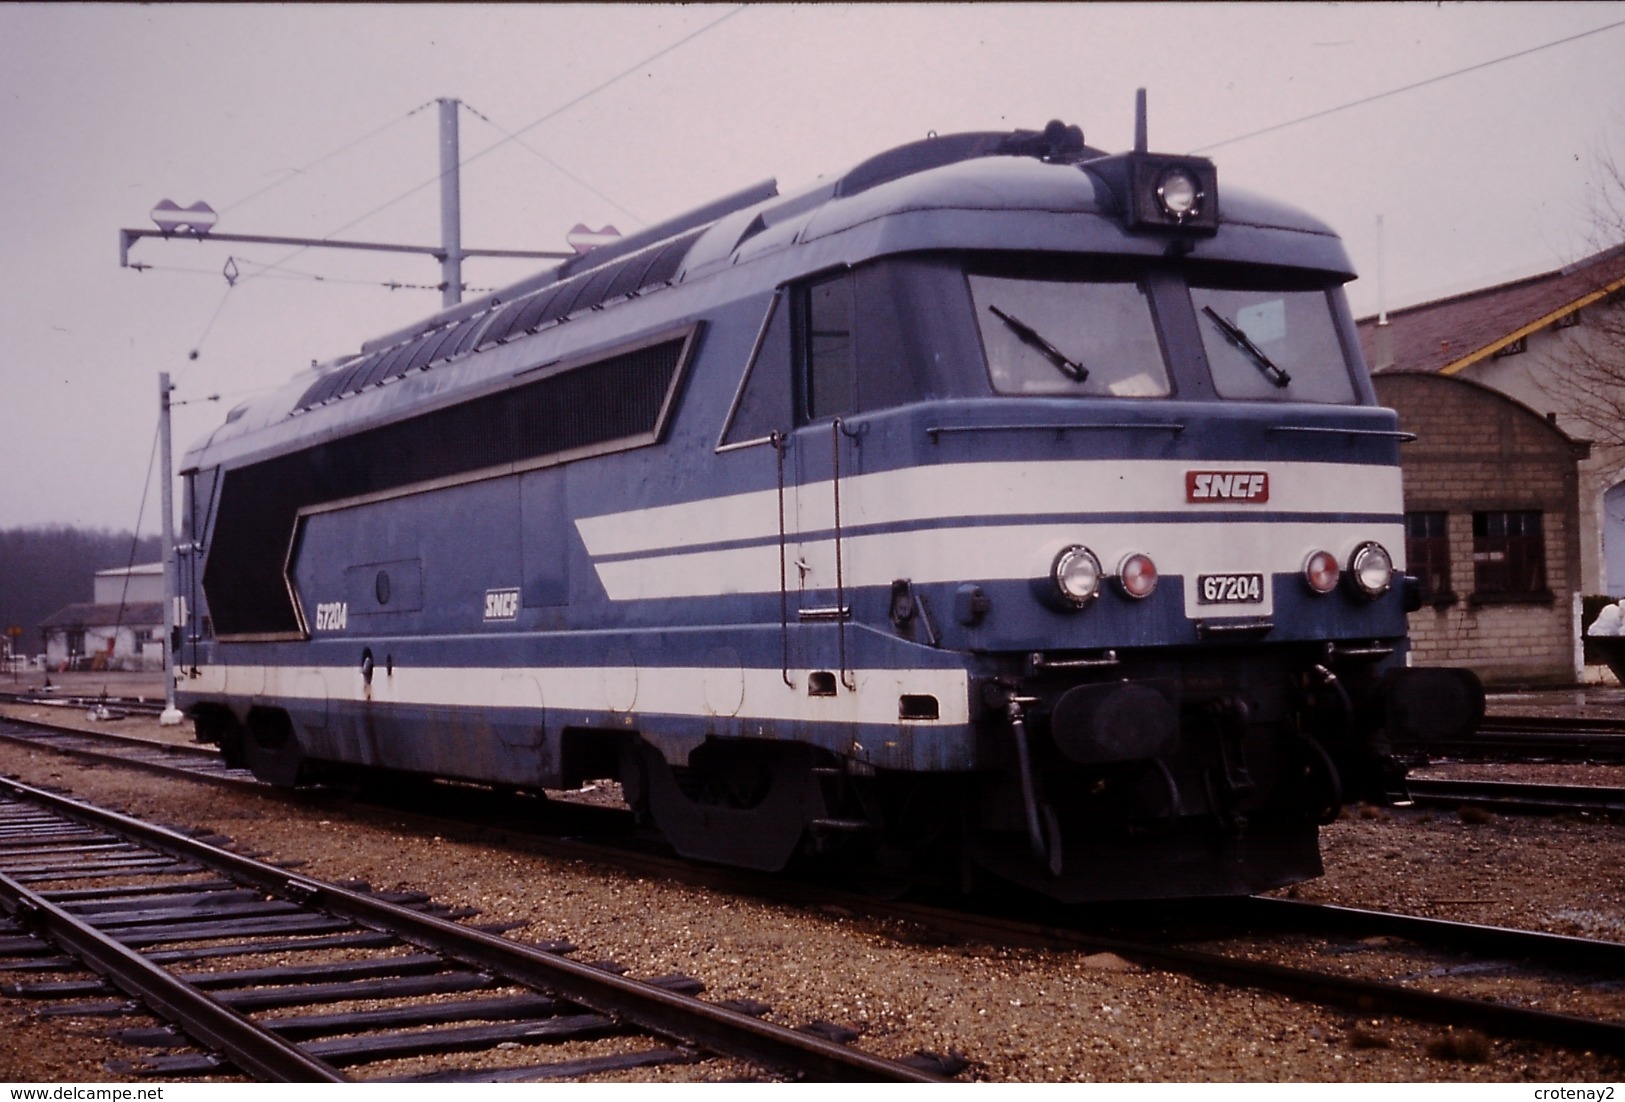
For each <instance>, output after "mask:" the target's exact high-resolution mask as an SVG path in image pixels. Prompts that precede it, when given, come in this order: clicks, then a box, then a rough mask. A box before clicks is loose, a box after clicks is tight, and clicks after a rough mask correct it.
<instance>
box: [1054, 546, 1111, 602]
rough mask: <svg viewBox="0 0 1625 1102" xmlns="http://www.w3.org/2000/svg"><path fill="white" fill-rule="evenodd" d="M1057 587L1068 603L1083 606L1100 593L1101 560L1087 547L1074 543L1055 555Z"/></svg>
mask: <svg viewBox="0 0 1625 1102" xmlns="http://www.w3.org/2000/svg"><path fill="white" fill-rule="evenodd" d="M1052 574H1053V576H1054V578H1055V588H1056V590H1057V591H1058V592H1059V593H1060V594H1061V599H1062V600H1064V601H1065V602H1066V603H1067V604H1069V605H1073V606H1074V607H1077V608H1082V607H1083V606H1084V605H1086V604H1088V603H1089V602H1090V601H1092V600H1094V599H1095V598H1096V597H1098V596H1099V595H1100V560H1099V559H1097V558H1096V557H1095V553H1094V552H1093V551H1091V550H1089V549H1088V548H1087V547H1081V546H1079V545H1077V544H1073V545H1072V546H1071V547H1068V548H1067V549H1066V550H1065V551H1062V552H1061V553H1060V554H1059V555H1057V556H1055V566H1054V568H1053V571H1052Z"/></svg>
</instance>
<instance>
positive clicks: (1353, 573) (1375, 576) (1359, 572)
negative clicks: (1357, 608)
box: [1349, 540, 1394, 600]
mask: <svg viewBox="0 0 1625 1102" xmlns="http://www.w3.org/2000/svg"><path fill="white" fill-rule="evenodd" d="M1349 578H1350V579H1351V581H1352V582H1353V584H1354V588H1355V590H1356V591H1357V592H1358V593H1359V594H1360V596H1362V597H1364V598H1366V599H1367V600H1376V599H1377V598H1378V597H1381V596H1382V595H1383V594H1384V593H1387V592H1388V587H1389V586H1391V585H1392V584H1393V582H1394V557H1393V556H1392V555H1390V554H1389V553H1388V549H1387V548H1386V547H1384V546H1383V545H1382V544H1380V543H1377V542H1376V541H1374V540H1368V541H1366V542H1365V543H1362V544H1361V545H1360V546H1358V547H1356V548H1355V549H1354V554H1352V555H1350V556H1349Z"/></svg>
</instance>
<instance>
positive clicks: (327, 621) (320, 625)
mask: <svg viewBox="0 0 1625 1102" xmlns="http://www.w3.org/2000/svg"><path fill="white" fill-rule="evenodd" d="M349 622H350V605H349V603H348V602H346V601H328V602H325V603H322V604H318V605H317V606H316V630H317V631H343V630H344V627H345V625H346V624H348V623H349Z"/></svg>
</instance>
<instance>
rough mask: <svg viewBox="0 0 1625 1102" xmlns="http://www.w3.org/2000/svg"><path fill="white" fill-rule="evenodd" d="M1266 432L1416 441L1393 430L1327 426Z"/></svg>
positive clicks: (1410, 434) (1412, 435) (1288, 427)
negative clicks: (1315, 433)
mask: <svg viewBox="0 0 1625 1102" xmlns="http://www.w3.org/2000/svg"><path fill="white" fill-rule="evenodd" d="M1265 431H1266V432H1317V433H1322V434H1328V433H1329V434H1334V435H1339V436H1377V437H1381V438H1382V439H1384V440H1398V441H1399V442H1400V443H1401V444H1409V443H1410V442H1411V441H1412V440H1415V439H1416V434H1415V433H1414V432H1397V431H1395V430H1393V429H1340V428H1336V427H1333V426H1329V425H1271V426H1270V427H1269V428H1268V429H1266V430H1265Z"/></svg>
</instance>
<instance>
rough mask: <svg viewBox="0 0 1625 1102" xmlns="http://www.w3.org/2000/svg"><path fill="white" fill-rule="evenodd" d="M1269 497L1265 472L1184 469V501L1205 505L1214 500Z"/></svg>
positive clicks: (1254, 499) (1249, 499)
mask: <svg viewBox="0 0 1625 1102" xmlns="http://www.w3.org/2000/svg"><path fill="white" fill-rule="evenodd" d="M1269 499H1270V476H1269V474H1268V472H1266V471H1186V472H1185V500H1186V501H1190V502H1196V503H1197V504H1200V505H1208V504H1212V503H1213V502H1228V501H1257V502H1264V501H1268V500H1269Z"/></svg>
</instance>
